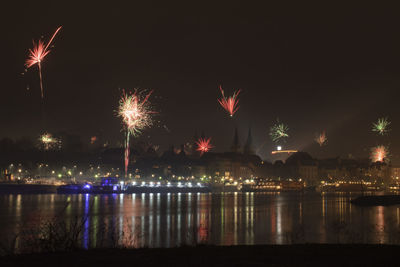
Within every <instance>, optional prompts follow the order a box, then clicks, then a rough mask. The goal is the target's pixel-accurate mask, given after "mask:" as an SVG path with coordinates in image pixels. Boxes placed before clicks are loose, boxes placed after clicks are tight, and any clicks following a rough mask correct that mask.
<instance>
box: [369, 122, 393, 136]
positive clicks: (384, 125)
mask: <svg viewBox="0 0 400 267" xmlns="http://www.w3.org/2000/svg"><path fill="white" fill-rule="evenodd" d="M389 125H390V121H388V119H387V118H380V119H378V121H377V122H376V123H372V131H374V132H377V133H378V134H380V135H385V134H386V133H387V132H389Z"/></svg>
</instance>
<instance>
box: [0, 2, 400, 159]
mask: <svg viewBox="0 0 400 267" xmlns="http://www.w3.org/2000/svg"><path fill="white" fill-rule="evenodd" d="M9 2H11V1H9ZM59 2H60V1H52V2H51V3H48V4H46V3H45V2H40V3H39V2H37V1H29V2H28V3H23V2H17V3H15V4H6V5H5V6H4V4H3V7H2V9H3V14H2V16H1V18H0V20H1V21H0V22H1V26H0V27H1V33H2V38H1V44H0V46H1V50H2V51H3V60H2V63H3V64H1V66H0V68H1V72H0V73H1V74H2V75H1V77H2V78H1V104H0V124H1V132H0V137H3V136H12V137H16V138H17V137H21V136H31V137H35V138H36V137H37V136H38V135H39V133H40V132H41V131H42V126H41V115H40V114H41V111H40V110H41V104H40V103H41V101H40V88H39V83H38V75H37V67H32V68H31V69H29V71H28V73H27V74H26V75H24V76H22V75H21V72H23V70H24V67H23V63H24V61H25V59H26V57H27V52H28V48H30V47H31V46H32V39H35V40H37V39H38V38H39V37H40V36H43V37H44V40H48V39H49V37H50V36H51V34H52V33H53V32H54V31H55V29H56V28H57V27H58V26H59V25H62V26H63V29H62V30H61V31H60V33H59V35H58V36H57V37H56V39H55V41H54V48H53V49H52V51H51V53H50V54H49V55H48V56H47V57H46V59H45V62H43V75H44V88H45V98H46V99H45V102H46V106H45V110H46V114H47V118H46V120H47V126H46V127H47V129H48V131H50V132H59V131H68V132H71V133H75V134H79V135H82V139H83V140H84V141H87V142H89V136H91V135H98V134H99V133H100V132H102V133H103V136H104V137H105V138H106V139H108V140H110V141H111V142H112V143H113V144H117V142H119V141H121V140H122V139H123V134H122V132H121V123H120V120H119V119H118V118H116V117H115V110H116V109H117V106H118V99H119V96H120V94H121V88H126V89H130V88H134V87H139V88H148V89H154V95H153V96H152V103H153V104H154V107H155V109H156V110H158V111H159V114H158V115H157V116H156V121H159V122H156V125H155V126H154V127H153V128H152V129H149V130H146V131H145V132H144V133H143V135H142V136H141V137H140V138H142V139H147V140H149V141H151V142H153V143H154V144H160V145H161V148H162V149H163V148H166V147H168V146H169V145H170V144H175V145H179V144H181V143H183V142H184V141H189V140H191V139H192V136H193V135H194V132H195V130H197V131H198V133H200V132H201V131H204V132H205V133H206V135H207V136H211V137H212V142H213V144H214V145H215V151H225V150H227V149H228V147H229V146H230V143H231V141H232V137H233V129H234V127H235V125H236V126H237V127H238V128H239V133H240V136H241V139H242V142H244V139H245V136H246V135H247V131H248V127H249V126H251V127H252V131H253V139H254V144H255V147H258V146H260V145H261V144H262V143H263V142H265V141H267V143H266V144H265V146H264V147H263V148H262V149H261V150H260V151H259V154H260V155H261V156H262V157H263V158H269V153H270V151H271V149H272V148H273V144H272V142H271V141H270V139H269V137H268V131H269V127H270V126H271V125H272V124H273V122H274V121H275V120H276V119H277V118H278V117H279V119H280V120H281V121H283V122H285V123H286V124H288V125H289V128H290V130H289V135H290V138H289V139H288V141H287V143H286V144H284V148H288V149H300V150H304V151H308V152H310V153H311V155H313V156H315V157H331V156H343V157H346V156H348V155H349V154H352V155H354V156H356V157H368V154H369V150H370V147H371V146H374V145H377V144H386V145H387V144H388V145H390V150H391V154H392V157H393V159H396V158H397V159H398V158H399V156H398V155H399V154H400V140H399V138H398V136H399V134H400V126H399V125H400V118H399V116H398V113H399V111H398V110H399V106H398V103H399V93H398V89H399V86H400V27H399V26H400V21H399V18H400V16H399V15H398V9H396V8H395V7H394V6H388V5H384V4H383V3H382V4H381V3H380V2H375V4H378V5H371V6H368V5H367V4H366V3H365V2H368V1H365V2H364V3H361V2H360V3H357V4H354V5H352V4H350V3H347V4H346V5H335V4H334V3H335V2H331V3H330V4H328V3H326V1H319V2H318V3H317V4H316V3H312V4H311V3H310V4H306V3H305V2H304V1H293V3H290V2H288V1H263V2H264V3H263V4H262V5H261V4H254V3H250V2H251V1H233V0H231V1H214V2H207V1H185V2H180V3H174V2H172V1H130V2H129V4H123V5H122V4H118V3H116V2H113V4H112V5H111V4H110V5H106V4H101V3H100V2H101V1H96V2H92V3H86V1H81V3H80V4H69V3H70V2H69V1H63V2H64V4H61V3H59ZM108 2H110V1H108ZM217 2H218V3H217ZM260 2H261V1H260ZM269 2H271V3H269ZM273 2H279V3H280V4H278V3H273ZM300 2H301V4H300ZM348 2H351V1H348ZM110 3H111V2H110ZM10 5H14V6H10ZM219 84H222V85H223V87H224V89H225V90H226V92H227V93H228V94H230V93H232V92H233V91H234V90H236V89H239V88H240V89H242V93H241V95H240V109H239V111H238V113H237V116H235V117H234V119H231V118H229V117H228V116H227V114H226V113H225V112H224V111H223V110H222V108H221V107H220V106H219V104H218V103H217V98H218V97H219V90H218V85H219ZM28 85H29V88H30V89H29V90H27V86H28ZM382 116H387V117H388V118H389V120H391V121H392V124H391V128H392V130H391V132H390V135H389V136H388V137H378V136H376V135H374V134H373V133H372V132H371V124H372V122H373V121H375V120H377V119H378V118H379V117H382ZM164 125H166V126H167V128H168V129H169V130H170V132H168V131H167V130H166V129H165V127H164ZM324 129H325V130H326V131H327V134H328V144H327V146H325V147H322V148H320V147H319V146H318V145H317V144H316V143H315V142H314V141H313V138H314V135H315V134H316V132H319V131H322V130H324Z"/></svg>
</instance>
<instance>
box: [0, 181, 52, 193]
mask: <svg viewBox="0 0 400 267" xmlns="http://www.w3.org/2000/svg"><path fill="white" fill-rule="evenodd" d="M54 193H57V186H56V185H45V184H7V183H1V184H0V194H54Z"/></svg>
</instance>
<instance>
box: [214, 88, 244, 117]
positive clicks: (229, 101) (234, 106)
mask: <svg viewBox="0 0 400 267" xmlns="http://www.w3.org/2000/svg"><path fill="white" fill-rule="evenodd" d="M219 89H220V90H221V94H222V97H221V98H220V99H218V102H219V103H220V104H221V106H222V107H223V108H224V109H225V110H226V111H227V112H228V113H229V115H230V116H231V117H233V115H234V114H235V113H236V111H237V110H238V109H239V106H238V104H239V99H238V95H239V93H240V90H238V91H235V92H234V93H233V95H232V96H230V97H226V96H225V93H224V90H223V89H222V86H221V85H220V86H219Z"/></svg>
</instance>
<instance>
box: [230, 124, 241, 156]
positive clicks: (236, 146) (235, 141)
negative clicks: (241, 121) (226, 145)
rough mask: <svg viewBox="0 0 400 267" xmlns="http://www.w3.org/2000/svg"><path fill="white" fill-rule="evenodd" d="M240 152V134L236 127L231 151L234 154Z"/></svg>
mask: <svg viewBox="0 0 400 267" xmlns="http://www.w3.org/2000/svg"><path fill="white" fill-rule="evenodd" d="M239 150H240V144H239V134H238V130H237V127H235V135H234V136H233V143H232V146H231V151H232V152H239Z"/></svg>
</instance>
